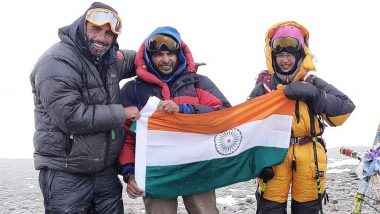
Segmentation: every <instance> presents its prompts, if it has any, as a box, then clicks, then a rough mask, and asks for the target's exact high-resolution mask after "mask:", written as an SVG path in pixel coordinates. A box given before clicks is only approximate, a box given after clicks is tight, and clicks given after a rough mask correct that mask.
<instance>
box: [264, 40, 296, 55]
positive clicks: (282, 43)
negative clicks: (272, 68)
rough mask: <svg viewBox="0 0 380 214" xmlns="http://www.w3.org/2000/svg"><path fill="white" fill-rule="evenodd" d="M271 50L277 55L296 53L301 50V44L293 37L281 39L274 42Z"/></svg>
mask: <svg viewBox="0 0 380 214" xmlns="http://www.w3.org/2000/svg"><path fill="white" fill-rule="evenodd" d="M271 48H272V50H273V52H275V53H280V52H281V51H285V50H286V51H287V52H290V53H295V52H297V51H298V50H299V49H300V44H299V42H298V40H297V39H295V38H293V37H279V38H276V39H274V40H272V43H271Z"/></svg>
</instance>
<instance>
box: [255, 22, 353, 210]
mask: <svg viewBox="0 0 380 214" xmlns="http://www.w3.org/2000/svg"><path fill="white" fill-rule="evenodd" d="M308 38H309V32H308V31H307V29H306V28H304V27H303V26H302V25H300V24H298V23H296V22H292V21H289V22H282V23H279V24H276V25H274V26H272V27H271V28H270V29H269V30H268V32H267V36H266V41H265V42H266V59H267V67H268V70H267V71H265V72H264V73H263V74H264V75H261V77H260V78H261V79H260V80H258V82H257V83H256V86H255V88H254V89H253V90H252V92H251V94H250V96H249V99H251V98H254V97H257V96H261V95H263V94H265V93H268V92H270V91H271V90H276V89H277V88H280V87H285V95H286V96H287V97H288V98H289V99H292V100H297V102H296V110H295V111H296V112H295V116H294V118H293V122H292V137H291V139H290V143H289V151H288V154H287V156H286V158H285V160H284V162H283V163H282V164H280V165H277V166H274V167H273V171H274V177H273V179H271V180H269V181H268V182H267V186H266V188H265V192H264V193H265V194H264V195H263V196H261V200H260V202H259V204H260V206H259V208H258V209H259V213H270V214H277V213H278V214H282V213H286V207H287V204H286V202H287V199H288V193H289V190H290V187H291V195H292V205H291V208H292V213H307V214H313V213H319V211H321V209H322V204H321V200H320V199H321V197H322V194H323V193H324V190H325V183H326V159H327V158H326V150H325V145H324V141H323V139H322V137H321V135H322V132H323V128H324V123H323V121H321V120H325V121H327V123H329V124H330V126H338V125H341V124H343V122H344V121H345V120H346V119H347V118H348V117H349V115H350V114H351V112H352V111H353V110H354V109H355V106H354V104H353V103H352V101H351V100H350V99H349V98H348V97H347V96H346V95H345V94H343V93H342V92H340V91H339V90H338V89H336V88H335V87H333V86H332V85H330V84H328V83H327V82H325V81H324V80H322V79H321V78H318V77H316V76H314V75H309V74H308V72H309V71H311V70H315V68H314V65H313V63H312V59H313V55H312V54H311V53H310V52H309V49H308ZM265 74H267V76H265ZM322 118H323V119H322ZM312 137H315V138H314V142H315V143H314V145H313V142H312V141H313V140H312V139H313V138H312ZM315 152H316V153H315ZM315 157H317V159H315ZM316 166H318V168H316ZM316 169H318V170H316ZM317 171H318V176H317ZM262 188H263V180H262V179H259V192H262V191H260V190H261V189H262Z"/></svg>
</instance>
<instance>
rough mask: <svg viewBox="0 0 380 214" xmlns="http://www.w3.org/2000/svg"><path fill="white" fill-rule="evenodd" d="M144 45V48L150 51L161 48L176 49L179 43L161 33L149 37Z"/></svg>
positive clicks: (156, 50)
mask: <svg viewBox="0 0 380 214" xmlns="http://www.w3.org/2000/svg"><path fill="white" fill-rule="evenodd" d="M145 46H146V49H147V50H148V51H151V52H159V51H163V50H168V51H177V50H178V48H179V44H178V43H177V42H176V41H175V40H174V39H172V38H170V37H168V36H165V35H161V34H158V35H155V36H153V37H151V38H150V39H149V40H148V41H147V44H146V45H145Z"/></svg>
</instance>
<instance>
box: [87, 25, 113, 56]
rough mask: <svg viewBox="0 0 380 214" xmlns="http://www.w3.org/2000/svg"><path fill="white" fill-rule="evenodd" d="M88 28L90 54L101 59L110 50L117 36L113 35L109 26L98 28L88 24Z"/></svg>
mask: <svg viewBox="0 0 380 214" xmlns="http://www.w3.org/2000/svg"><path fill="white" fill-rule="evenodd" d="M86 27H87V28H86V29H87V31H86V37H87V44H88V48H89V50H90V53H91V54H92V55H93V56H95V57H96V58H101V57H102V56H103V55H104V54H105V53H106V52H107V51H108V50H109V49H110V47H111V45H112V42H113V39H114V38H115V34H113V33H112V31H111V28H110V26H109V24H104V25H101V26H97V25H94V24H92V23H91V22H87V25H86Z"/></svg>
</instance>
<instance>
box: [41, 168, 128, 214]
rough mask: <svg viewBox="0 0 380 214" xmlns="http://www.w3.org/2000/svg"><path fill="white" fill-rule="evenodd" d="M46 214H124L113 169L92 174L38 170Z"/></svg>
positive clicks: (120, 189)
mask: <svg viewBox="0 0 380 214" xmlns="http://www.w3.org/2000/svg"><path fill="white" fill-rule="evenodd" d="M39 183H40V188H41V192H42V195H43V197H44V205H45V213H47V214H50V213H54V214H59V213H83V214H84V213H93V214H95V213H110V214H111V213H112V214H114V213H117V214H123V213H124V207H123V200H122V184H121V182H120V179H119V178H118V176H117V173H116V170H115V169H113V168H108V169H105V170H104V171H101V172H98V173H96V174H93V175H85V174H72V173H66V172H60V171H54V170H46V169H45V170H40V174H39Z"/></svg>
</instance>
